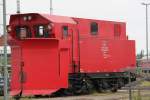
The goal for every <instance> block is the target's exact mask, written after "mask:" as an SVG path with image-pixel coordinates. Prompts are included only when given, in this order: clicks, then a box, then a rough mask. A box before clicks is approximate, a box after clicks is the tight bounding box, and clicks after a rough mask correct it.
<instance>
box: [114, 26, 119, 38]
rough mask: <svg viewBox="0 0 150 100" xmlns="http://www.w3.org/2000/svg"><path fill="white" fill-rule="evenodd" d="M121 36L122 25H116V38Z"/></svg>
mask: <svg viewBox="0 0 150 100" xmlns="http://www.w3.org/2000/svg"><path fill="white" fill-rule="evenodd" d="M120 35H121V25H120V24H115V25H114V36H115V37H120Z"/></svg>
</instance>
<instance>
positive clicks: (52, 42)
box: [7, 13, 74, 95]
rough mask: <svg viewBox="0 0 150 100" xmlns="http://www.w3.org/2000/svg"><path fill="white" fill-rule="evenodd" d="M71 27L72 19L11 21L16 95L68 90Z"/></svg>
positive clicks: (18, 18)
mask: <svg viewBox="0 0 150 100" xmlns="http://www.w3.org/2000/svg"><path fill="white" fill-rule="evenodd" d="M71 24H74V21H73V20H72V19H71V18H69V17H63V16H54V15H52V16H50V15H46V14H36V13H29V14H17V15H12V16H11V17H10V24H9V26H8V27H7V31H8V33H9V35H10V36H11V39H9V45H10V46H11V55H12V56H11V57H12V58H14V59H11V62H12V63H11V65H12V66H13V67H12V76H11V80H12V81H11V94H12V95H16V94H19V92H21V93H22V94H23V95H26V94H28V95H30V94H31V95H33V91H37V93H35V92H34V93H35V95H39V94H50V93H52V92H55V91H57V90H59V89H60V88H67V87H68V73H69V69H68V68H69V67H68V66H69V65H70V55H69V52H70V51H69V50H70V44H71V43H70V40H69V38H67V39H66V36H68V30H69V27H70V26H71ZM69 25H70V26H69ZM62 32H63V34H64V35H63V34H62ZM62 36H64V37H63V38H62ZM67 40H68V41H67ZM16 58H17V60H16ZM35 69H36V70H35ZM20 73H21V74H20ZM16 76H19V77H16ZM37 76H38V77H37ZM20 80H21V81H20ZM22 80H23V81H22ZM16 91H17V93H16Z"/></svg>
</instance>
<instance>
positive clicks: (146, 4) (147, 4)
mask: <svg viewBox="0 0 150 100" xmlns="http://www.w3.org/2000/svg"><path fill="white" fill-rule="evenodd" d="M142 5H145V7H146V56H147V60H148V6H149V5H150V3H142Z"/></svg>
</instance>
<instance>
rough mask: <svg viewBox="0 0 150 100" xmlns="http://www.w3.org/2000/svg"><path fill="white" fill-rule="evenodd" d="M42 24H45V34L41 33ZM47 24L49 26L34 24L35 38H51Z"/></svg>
mask: <svg viewBox="0 0 150 100" xmlns="http://www.w3.org/2000/svg"><path fill="white" fill-rule="evenodd" d="M40 26H43V35H40V34H39V29H40ZM47 26H48V24H38V25H34V32H35V38H49V37H50V31H48V29H47Z"/></svg>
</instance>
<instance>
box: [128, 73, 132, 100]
mask: <svg viewBox="0 0 150 100" xmlns="http://www.w3.org/2000/svg"><path fill="white" fill-rule="evenodd" d="M128 76H129V100H132V90H131V74H130V71H128Z"/></svg>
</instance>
